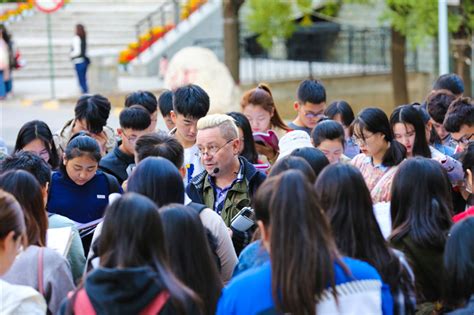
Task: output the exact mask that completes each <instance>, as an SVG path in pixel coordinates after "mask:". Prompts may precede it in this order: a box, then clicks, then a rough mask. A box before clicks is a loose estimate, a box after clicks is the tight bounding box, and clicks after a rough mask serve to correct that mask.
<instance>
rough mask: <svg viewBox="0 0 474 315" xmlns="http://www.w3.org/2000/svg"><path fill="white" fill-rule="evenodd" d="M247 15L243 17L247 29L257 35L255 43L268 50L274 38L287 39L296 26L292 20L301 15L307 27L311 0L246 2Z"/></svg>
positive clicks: (256, 0)
mask: <svg viewBox="0 0 474 315" xmlns="http://www.w3.org/2000/svg"><path fill="white" fill-rule="evenodd" d="M247 2H248V7H249V13H248V14H247V15H246V16H245V22H246V25H247V27H248V29H249V30H250V31H251V32H253V33H255V34H258V38H257V41H258V42H259V44H260V45H262V47H264V48H266V49H270V48H271V47H272V44H273V41H274V39H276V38H289V37H290V36H291V35H292V34H293V32H294V31H295V29H296V27H297V25H296V23H295V22H294V19H295V17H296V16H297V15H303V16H304V18H303V21H302V24H303V25H308V23H311V20H310V19H309V18H308V17H309V15H310V14H311V13H312V0H248V1H247Z"/></svg>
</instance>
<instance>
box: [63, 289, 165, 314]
mask: <svg viewBox="0 0 474 315" xmlns="http://www.w3.org/2000/svg"><path fill="white" fill-rule="evenodd" d="M69 298H70V297H69ZM168 299H169V293H168V292H166V291H163V292H161V293H160V294H158V295H157V296H156V297H155V298H154V299H153V300H152V301H151V302H150V304H148V305H147V306H146V307H145V308H144V309H143V310H142V311H141V312H140V315H151V314H159V313H160V312H161V310H162V309H163V307H164V306H165V304H166V302H167V301H168ZM73 303H74V305H72V309H73V310H74V314H81V315H95V314H96V312H95V309H94V306H93V305H92V302H91V300H90V299H89V296H88V295H87V292H86V290H85V289H84V288H81V289H79V291H77V292H76V297H75V299H74V300H73Z"/></svg>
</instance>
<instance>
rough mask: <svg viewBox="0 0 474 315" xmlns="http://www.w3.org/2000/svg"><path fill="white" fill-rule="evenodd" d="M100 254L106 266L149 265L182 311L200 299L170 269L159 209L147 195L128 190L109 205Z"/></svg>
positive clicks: (174, 303)
mask: <svg viewBox="0 0 474 315" xmlns="http://www.w3.org/2000/svg"><path fill="white" fill-rule="evenodd" d="M98 254H99V256H100V265H101V266H102V267H105V268H130V267H144V266H148V267H150V268H151V269H152V270H153V271H155V272H156V274H157V278H156V280H157V281H158V282H159V283H160V284H162V285H163V286H164V288H165V290H167V291H168V292H169V294H170V298H171V301H172V303H173V305H174V306H175V307H176V308H177V309H178V310H179V311H180V313H181V314H185V313H186V305H187V304H188V302H189V300H193V299H194V300H195V301H198V299H199V298H198V297H196V295H195V294H194V293H193V292H192V291H191V290H190V289H188V288H187V287H186V286H185V285H184V284H182V283H181V282H180V281H179V280H178V279H177V278H176V277H175V276H174V274H173V272H172V271H171V267H170V265H169V256H168V252H167V248H166V244H165V235H164V232H163V224H162V222H161V218H160V215H159V213H158V208H157V206H156V204H155V203H153V202H152V201H151V200H150V199H148V198H146V197H144V196H141V195H139V194H135V193H127V194H125V195H123V196H122V197H121V198H119V199H117V200H116V201H114V202H113V203H112V204H111V205H109V206H108V207H107V210H106V211H105V216H104V224H103V227H102V232H101V235H100V238H99V239H98Z"/></svg>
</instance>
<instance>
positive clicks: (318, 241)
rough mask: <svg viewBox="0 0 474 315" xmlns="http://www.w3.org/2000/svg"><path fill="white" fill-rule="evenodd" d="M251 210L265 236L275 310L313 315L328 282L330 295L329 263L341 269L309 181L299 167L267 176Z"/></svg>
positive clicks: (332, 279)
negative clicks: (268, 248)
mask: <svg viewBox="0 0 474 315" xmlns="http://www.w3.org/2000/svg"><path fill="white" fill-rule="evenodd" d="M254 201H255V215H256V218H257V220H259V221H261V222H262V223H263V225H264V226H265V228H266V229H271V231H274V233H271V235H270V253H271V266H272V296H273V299H274V301H275V305H276V308H277V310H278V311H280V312H282V313H293V314H314V311H315V305H316V304H317V303H318V302H319V301H321V295H322V293H323V291H324V290H325V289H326V288H327V287H328V286H329V287H330V288H332V293H333V295H334V296H336V289H335V275H334V263H335V262H336V263H337V264H339V265H340V266H341V267H342V268H343V269H344V270H345V271H346V272H348V271H347V267H346V266H345V265H344V264H343V262H342V261H341V260H340V257H339V254H338V251H337V247H336V244H335V242H334V239H333V237H332V233H331V228H330V225H329V222H328V220H327V218H326V216H325V215H324V213H323V211H322V209H321V207H320V204H319V201H318V200H317V198H316V195H315V192H314V188H313V186H312V185H311V184H310V183H309V182H308V181H307V180H306V179H305V177H304V175H303V174H302V173H301V172H300V171H296V170H289V171H286V172H283V173H282V174H280V175H278V176H275V177H272V178H269V179H267V180H266V181H265V182H264V183H263V184H262V185H261V186H260V187H259V189H258V191H257V194H256V197H255V200H254Z"/></svg>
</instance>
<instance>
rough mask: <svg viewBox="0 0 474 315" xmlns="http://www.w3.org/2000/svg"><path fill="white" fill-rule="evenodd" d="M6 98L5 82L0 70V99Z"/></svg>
mask: <svg viewBox="0 0 474 315" xmlns="http://www.w3.org/2000/svg"><path fill="white" fill-rule="evenodd" d="M6 96H7V89H6V84H5V81H4V80H3V70H0V98H4V97H6Z"/></svg>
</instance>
